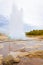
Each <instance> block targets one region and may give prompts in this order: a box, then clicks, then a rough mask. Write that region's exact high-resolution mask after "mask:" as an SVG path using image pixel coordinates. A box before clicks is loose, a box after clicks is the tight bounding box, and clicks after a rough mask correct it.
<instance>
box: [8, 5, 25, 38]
mask: <svg viewBox="0 0 43 65" xmlns="http://www.w3.org/2000/svg"><path fill="white" fill-rule="evenodd" d="M9 36H10V37H11V38H14V39H24V38H25V33H24V29H23V9H22V8H21V10H18V9H17V7H16V6H15V5H14V4H13V7H12V13H11V18H10V22H9Z"/></svg>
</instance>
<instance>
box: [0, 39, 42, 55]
mask: <svg viewBox="0 0 43 65" xmlns="http://www.w3.org/2000/svg"><path fill="white" fill-rule="evenodd" d="M0 46H2V48H1V47H0V54H2V55H4V56H6V55H7V54H8V53H9V52H10V51H19V50H21V49H25V51H27V52H29V51H35V50H43V40H33V39H30V40H24V41H17V40H16V41H13V42H0Z"/></svg>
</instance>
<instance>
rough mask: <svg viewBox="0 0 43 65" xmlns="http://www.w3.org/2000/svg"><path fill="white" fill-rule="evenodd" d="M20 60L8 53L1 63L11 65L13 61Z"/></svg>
mask: <svg viewBox="0 0 43 65" xmlns="http://www.w3.org/2000/svg"><path fill="white" fill-rule="evenodd" d="M18 62H20V59H19V58H14V57H13V56H11V55H8V56H7V57H6V58H4V60H3V65H13V64H14V63H18Z"/></svg>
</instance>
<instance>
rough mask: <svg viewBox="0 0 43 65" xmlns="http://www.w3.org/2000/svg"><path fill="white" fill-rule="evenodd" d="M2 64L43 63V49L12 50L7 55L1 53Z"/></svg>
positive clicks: (32, 64)
mask: <svg viewBox="0 0 43 65" xmlns="http://www.w3.org/2000/svg"><path fill="white" fill-rule="evenodd" d="M0 65H43V51H36V52H31V53H28V52H11V53H10V54H9V55H8V56H6V57H3V56H2V55H0Z"/></svg>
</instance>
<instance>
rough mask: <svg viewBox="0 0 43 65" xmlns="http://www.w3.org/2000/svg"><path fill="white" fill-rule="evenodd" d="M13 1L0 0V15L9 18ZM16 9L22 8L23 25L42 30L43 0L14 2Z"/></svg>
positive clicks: (19, 0) (17, 0) (18, 0)
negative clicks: (34, 26) (37, 27)
mask: <svg viewBox="0 0 43 65" xmlns="http://www.w3.org/2000/svg"><path fill="white" fill-rule="evenodd" d="M12 2H13V0H0V14H3V15H5V16H10V13H11V7H12ZM14 3H15V4H16V5H17V7H18V8H19V9H20V8H23V10H24V12H23V15H24V23H26V24H31V25H36V26H39V27H42V28H43V0H14Z"/></svg>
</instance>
